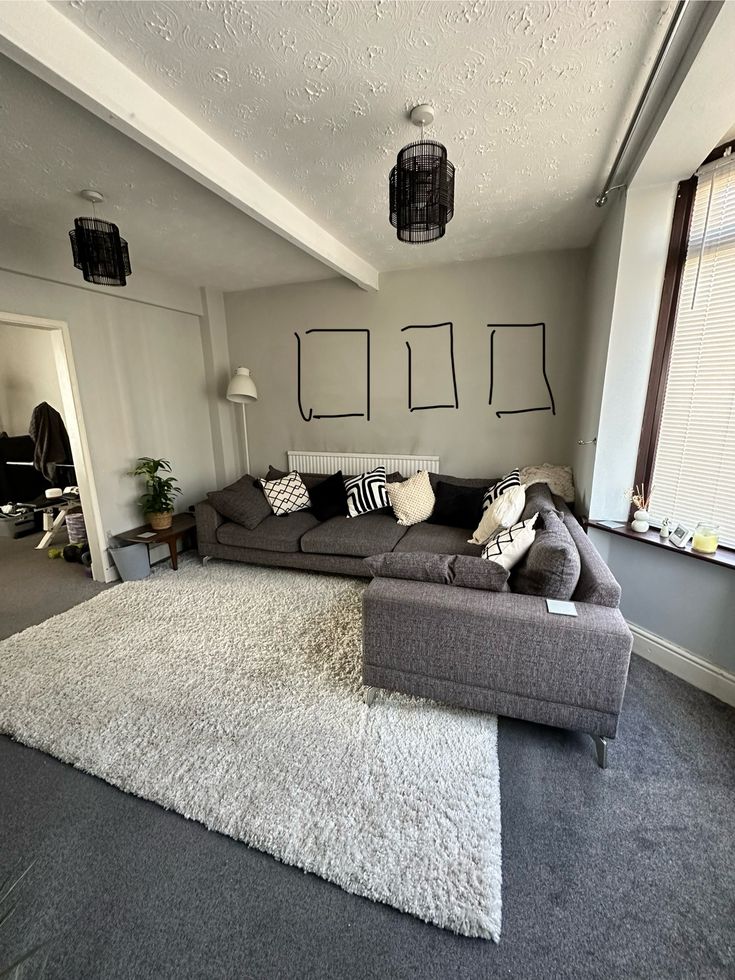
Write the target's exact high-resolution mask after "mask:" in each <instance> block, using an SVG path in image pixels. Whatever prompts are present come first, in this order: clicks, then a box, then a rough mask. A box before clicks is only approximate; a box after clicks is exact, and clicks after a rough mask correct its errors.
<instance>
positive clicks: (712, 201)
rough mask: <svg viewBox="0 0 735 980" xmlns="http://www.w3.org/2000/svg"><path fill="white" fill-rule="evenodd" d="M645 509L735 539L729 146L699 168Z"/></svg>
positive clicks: (734, 302)
mask: <svg viewBox="0 0 735 980" xmlns="http://www.w3.org/2000/svg"><path fill="white" fill-rule="evenodd" d="M651 483H652V485H653V487H654V493H653V500H652V504H651V509H652V511H653V513H654V516H655V517H656V518H659V519H660V518H662V517H665V516H667V515H670V516H672V517H674V518H676V519H678V520H680V521H684V522H686V523H687V524H689V525H690V526H692V527H693V526H694V525H695V524H696V523H697V522H698V521H712V522H714V523H716V524H719V525H720V542H721V543H722V544H724V545H729V546H730V547H735V155H732V156H727V157H722V158H720V159H719V160H717V161H715V162H713V163H709V164H706V165H705V166H703V167H701V169H700V170H699V171H698V173H697V189H696V194H695V198H694V209H693V212H692V222H691V229H690V232H689V242H688V245H687V254H686V261H685V265H684V271H683V275H682V280H681V288H680V293H679V303H678V307H677V311H676V322H675V327H674V336H673V343H672V351H671V363H670V366H669V373H668V378H667V381H666V394H665V397H664V406H663V413H662V417H661V428H660V432H659V438H658V446H657V449H656V458H655V462H654V469H653V477H652V481H651Z"/></svg>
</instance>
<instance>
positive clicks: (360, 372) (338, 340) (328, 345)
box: [294, 328, 370, 422]
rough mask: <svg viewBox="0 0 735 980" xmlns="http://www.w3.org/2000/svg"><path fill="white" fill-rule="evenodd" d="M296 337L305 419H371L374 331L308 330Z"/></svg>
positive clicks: (300, 402)
mask: <svg viewBox="0 0 735 980" xmlns="http://www.w3.org/2000/svg"><path fill="white" fill-rule="evenodd" d="M294 336H295V337H296V372H297V373H296V391H297V399H298V406H299V412H300V413H301V417H302V419H303V420H304V421H305V422H311V421H313V420H314V419H346V418H364V419H365V420H366V421H367V422H369V421H370V331H369V330H348V329H344V330H342V329H333V330H329V329H319V328H315V329H313V330H306V331H305V332H304V334H303V336H302V335H301V334H299V333H296V334H295V335H294Z"/></svg>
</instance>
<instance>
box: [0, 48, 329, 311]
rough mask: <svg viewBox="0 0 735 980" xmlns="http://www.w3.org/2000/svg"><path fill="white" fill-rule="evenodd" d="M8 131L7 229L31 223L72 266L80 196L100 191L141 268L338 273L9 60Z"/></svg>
mask: <svg viewBox="0 0 735 980" xmlns="http://www.w3.org/2000/svg"><path fill="white" fill-rule="evenodd" d="M0 133H2V138H1V139H0V234H5V235H7V234H9V233H12V229H13V228H15V227H21V228H28V229H30V230H31V231H32V232H34V233H36V234H41V235H43V236H44V238H45V239H50V240H52V241H55V242H56V247H58V249H59V252H60V254H63V255H65V256H66V257H67V258H68V260H69V263H70V264H71V249H70V246H69V238H68V235H67V232H68V231H69V229H70V228H72V227H73V226H74V218H75V217H77V216H78V215H80V214H88V213H89V211H90V208H89V205H88V204H85V203H84V202H83V201H81V200H80V199H79V197H78V196H77V195H78V192H79V191H80V190H81V189H82V188H84V187H93V188H97V189H99V190H101V191H103V192H104V193H105V195H106V197H107V201H106V203H105V204H104V205H102V207H101V208H100V209H98V214H99V216H100V217H105V218H108V219H109V220H110V221H114V222H116V223H117V224H118V225H119V226H120V230H121V233H122V234H123V236H124V237H125V238H127V240H128V241H129V243H130V255H131V262H132V265H133V273H134V272H135V268H136V265H137V264H139V265H143V266H147V267H148V268H150V269H154V270H157V271H159V272H162V273H165V274H166V275H169V276H172V277H174V278H177V279H185V280H186V281H188V282H190V283H193V284H194V285H209V286H213V287H215V288H220V289H250V288H253V287H256V286H269V285H274V284H277V283H285V282H303V281H306V280H311V279H324V278H328V277H330V276H333V275H334V274H335V273H333V272H332V270H331V269H329V268H327V267H326V266H325V265H322V263H321V262H318V261H317V260H316V259H312V258H311V257H310V256H308V255H306V254H305V253H304V252H302V251H301V250H300V249H298V248H296V247H295V246H293V245H290V244H289V243H288V242H286V241H285V240H284V239H283V238H280V237H279V236H278V235H276V234H274V233H273V232H271V231H269V230H268V229H267V228H264V227H263V226H262V225H260V224H258V223H257V222H256V221H253V220H252V219H251V218H248V217H247V216H246V215H245V214H243V213H242V212H241V211H238V210H236V209H235V208H234V207H232V206H231V205H229V204H227V203H226V202H225V201H223V200H222V199H221V198H219V197H217V196H216V195H215V194H213V193H211V192H210V191H208V190H206V189H205V188H203V187H202V186H201V185H200V184H197V183H196V182H195V181H193V180H191V179H190V178H189V177H186V176H185V175H184V174H182V173H180V172H179V171H178V170H176V169H174V168H173V167H171V166H169V164H167V163H164V162H163V161H162V160H160V159H159V158H158V157H157V156H154V155H153V154H152V153H150V152H149V151H148V150H145V149H144V148H143V147H141V146H139V145H138V144H137V143H134V142H133V141H132V140H130V139H128V138H127V137H126V136H123V135H122V134H121V133H119V132H118V131H117V130H115V129H113V128H112V127H110V126H108V125H107V124H106V123H104V122H102V121H100V120H99V119H97V118H96V117H95V116H93V115H91V113H89V112H87V111H86V110H84V109H82V108H80V107H79V106H78V105H76V103H74V102H72V101H70V100H69V99H67V98H65V97H64V96H63V95H60V94H59V93H58V92H56V91H55V90H54V89H52V88H50V87H49V86H48V85H46V84H44V83H43V82H41V81H39V80H38V79H37V78H35V77H34V76H33V75H30V74H29V73H28V72H26V71H24V70H23V69H22V68H20V67H18V65H16V64H14V63H13V62H12V61H9V60H7V59H5V58H2V57H1V56H0ZM80 279H81V275H80ZM0 305H2V304H0Z"/></svg>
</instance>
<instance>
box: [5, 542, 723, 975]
mask: <svg viewBox="0 0 735 980" xmlns="http://www.w3.org/2000/svg"><path fill="white" fill-rule="evenodd" d="M5 557H6V556H5V555H4V554H2V553H0V594H2V596H3V602H4V603H5V604H7V603H8V602H10V603H11V605H12V603H13V602H14V600H15V598H17V599H18V600H19V602H21V603H25V601H26V600H25V599H24V597H22V596H18V595H17V591H18V588H19V587H20V586H18V584H17V581H18V580H17V577H16V576H15V575H14V573H13V572H12V571H11V568H14V567H15V563H14V562H10V561H6V560H5ZM55 564H56V563H54V562H48V561H47V564H46V565H43V566H42V567H43V568H44V569H47V573H43V574H47V575H48V586H49V588H52V587H53V585H52V583H57V582H58V578H57V577H56V572H55V571H53V568H54V565H55ZM39 568H40V566H39ZM40 574H41V573H40V571H39V569H38V568H37V569H36V575H35V576H34V583H33V585H34V590H36V591H38V589H39V588H41V587H42V584H43V583H42V582H41V579H40V578H39V577H38V576H39V575H40ZM85 584H87V583H85ZM88 585H91V583H88ZM92 587H93V588H97V587H94V586H92ZM64 593H65V596H66V600H67V603H68V605H71V604H73V603H74V602H75V601H81V600H82V599H83V598H85V597H86V595H85V594H84V589H83V588H81V587H80V590H79V592H78V593H75V592H74V590H73V589H71V588H69V589H65V590H64ZM75 596H76V598H75ZM54 601H55V602H58V601H59V597H58V596H56V597H55V600H54ZM47 611H48V607H46V609H45V610H44V609H42V608H41V607H39V608H37V609H35V611H34V609H33V604H27V605H26V612H25V614H22V613H21V612H16V613H15V614H14V617H13V618H12V620H9V622H12V623H13V624H14V628H20V627H21V626H24V625H31V624H32V623H33V622H38V621H41V620H42V619H43V618H45V615H44V613H47ZM53 611H55V612H56V611H61V609H60V608H58V607H57V608H54V610H53ZM24 615H25V621H24V619H23V616H24ZM2 626H3V632H5V627H6V620H5V618H4V617H3V620H2ZM70 642H73V638H70ZM499 751H500V771H501V792H502V816H503V872H504V880H503V935H502V938H501V941H500V944H499V945H498V946H496V945H495V944H493V943H491V942H487V941H483V940H470V939H464V938H460V937H457V936H454V935H452V934H450V933H447V932H445V931H443V930H441V929H437V928H435V927H432V926H428V925H425V924H423V923H421V922H419V921H417V920H416V919H414V918H412V917H411V916H409V915H404V914H401V913H400V912H397V911H395V910H394V909H391V908H388V907H387V906H382V905H377V904H373V903H372V902H369V901H367V900H366V899H362V898H358V897H356V896H353V895H349V894H347V893H346V892H343V891H341V889H339V888H338V887H336V886H335V885H332V884H329V883H328V882H326V881H323V880H322V879H320V878H317V877H315V876H313V875H308V874H303V873H302V872H300V871H298V870H297V869H295V868H292V867H287V866H284V865H280V864H278V863H277V862H276V861H275V860H274V859H273V858H271V857H268V856H267V855H265V854H261V853H259V852H257V851H252V850H250V849H249V848H247V847H246V846H244V845H243V844H240V843H237V842H236V841H233V840H230V839H229V838H227V837H222V836H220V835H218V834H214V833H211V832H209V831H207V830H205V829H204V828H203V827H201V826H199V825H197V824H194V823H192V822H190V821H187V820H185V819H184V818H183V817H180V816H179V815H177V814H175V813H172V812H167V811H164V810H162V809H161V808H160V807H158V806H156V805H154V804H151V803H147V802H145V801H142V800H139V799H136V798H134V797H131V796H126V795H125V794H124V793H121V792H120V791H118V790H116V789H113V788H112V787H110V786H108V785H106V784H105V783H103V782H102V781H100V780H98V779H95V778H93V777H91V776H87V775H85V774H84V773H81V772H78V771H76V770H74V769H72V768H70V767H68V766H65V765H64V764H62V763H60V762H57V761H56V760H55V759H53V758H50V757H49V756H45V755H43V754H41V753H39V752H36V751H34V750H32V749H27V748H25V747H23V746H21V745H17V744H15V743H13V742H11V741H10V740H9V739H5V738H2V739H0V880H2V879H3V878H4V877H5V876H6V875H7V874H9V873H11V872H12V871H13V870H17V869H19V868H21V867H24V866H25V865H26V864H28V863H30V861H33V860H35V862H36V863H35V865H34V866H33V869H32V870H31V872H30V873H29V875H28V876H27V878H26V879H25V880H24V881H23V882H22V884H21V885H20V886H19V888H18V889H17V891H18V907H17V908H16V911H15V913H14V915H13V917H12V920H10V921H9V922H8V923H6V925H5V926H3V927H2V928H0V967H1V966H3V965H4V964H5V963H6V962H9V961H10V959H11V958H12V957H13V955H14V954H16V953H18V952H20V951H22V950H23V949H24V948H28V947H29V946H31V945H32V944H33V943H34V942H37V941H40V940H43V939H48V938H51V940H52V942H51V945H50V955H49V959H48V963H47V966H46V970H45V973H44V974H43V975H44V977H48V978H61V977H64V978H68V977H75V978H88V977H89V978H92V977H94V978H97V977H121V978H127V977H130V978H133V977H153V976H155V977H157V978H164V977H171V978H174V977H176V978H181V977H208V978H220V977H223V978H224V977H238V978H271V977H279V978H280V977H304V978H306V977H314V978H317V977H319V978H325V977H330V978H331V977H335V978H336V977H354V978H373V977H376V978H377V977H380V978H385V977H392V978H393V977H394V978H406V980H408V978H416V980H418V978H421V980H427V978H449V977H462V978H465V977H466V978H480V977H482V978H487V977H510V978H524V980H525V978H528V980H531V978H533V980H535V978H538V980H542V978H544V980H548V978H580V980H582V978H584V980H590V978H606V980H609V978H614V977H625V978H628V977H631V978H637V977H640V978H647V980H652V978H667V980H668V978H678V977H682V978H685V977H686V978H688V977H697V978H699V980H709V978H724V977H732V976H733V975H734V974H735V929H734V928H733V923H734V922H735V817H734V814H735V765H734V763H733V760H734V759H735V711H733V710H732V709H730V708H728V707H727V706H725V705H723V704H722V703H720V702H718V701H716V700H715V699H713V698H710V697H708V696H707V695H705V694H703V693H702V692H700V691H697V690H695V689H694V688H691V687H689V686H688V685H686V684H684V683H683V682H682V681H679V680H678V679H677V678H675V677H672V676H671V675H669V674H667V673H665V672H664V671H661V670H659V669H658V668H657V667H654V666H653V665H651V664H649V663H647V662H645V661H643V660H639V659H638V658H634V659H633V664H632V667H631V675H630V681H629V685H628V692H627V695H626V704H625V710H624V713H623V718H622V724H621V730H620V733H619V738H618V740H617V741H616V742H614V743H613V744H612V746H611V750H610V754H611V767H610V769H608V770H607V771H604V772H603V771H601V770H599V769H598V768H597V766H596V765H595V762H594V758H593V752H592V744H591V741H590V740H589V739H588V738H586V737H584V736H581V735H578V734H575V733H570V732H563V731H560V730H557V729H551V728H544V727H541V726H536V725H530V724H525V723H522V722H516V721H511V720H508V719H501V720H500V745H499Z"/></svg>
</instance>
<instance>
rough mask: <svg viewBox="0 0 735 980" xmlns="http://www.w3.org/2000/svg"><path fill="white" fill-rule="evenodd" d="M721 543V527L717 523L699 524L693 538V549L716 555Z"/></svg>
mask: <svg viewBox="0 0 735 980" xmlns="http://www.w3.org/2000/svg"><path fill="white" fill-rule="evenodd" d="M719 543H720V528H719V526H718V525H717V524H697V528H696V530H695V532H694V536H693V538H692V551H698V552H699V554H700V555H714V553H715V552H716V551H717V545H718V544H719Z"/></svg>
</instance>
